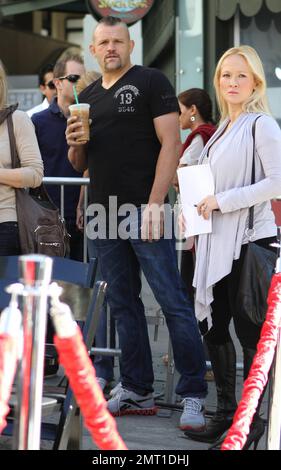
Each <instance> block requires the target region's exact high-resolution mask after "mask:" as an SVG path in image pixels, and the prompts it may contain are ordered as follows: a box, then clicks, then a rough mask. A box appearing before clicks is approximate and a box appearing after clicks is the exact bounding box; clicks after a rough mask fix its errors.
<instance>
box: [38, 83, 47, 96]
mask: <svg viewBox="0 0 281 470" xmlns="http://www.w3.org/2000/svg"><path fill="white" fill-rule="evenodd" d="M39 89H40V91H41V93H42V95H45V90H46V85H40V86H39Z"/></svg>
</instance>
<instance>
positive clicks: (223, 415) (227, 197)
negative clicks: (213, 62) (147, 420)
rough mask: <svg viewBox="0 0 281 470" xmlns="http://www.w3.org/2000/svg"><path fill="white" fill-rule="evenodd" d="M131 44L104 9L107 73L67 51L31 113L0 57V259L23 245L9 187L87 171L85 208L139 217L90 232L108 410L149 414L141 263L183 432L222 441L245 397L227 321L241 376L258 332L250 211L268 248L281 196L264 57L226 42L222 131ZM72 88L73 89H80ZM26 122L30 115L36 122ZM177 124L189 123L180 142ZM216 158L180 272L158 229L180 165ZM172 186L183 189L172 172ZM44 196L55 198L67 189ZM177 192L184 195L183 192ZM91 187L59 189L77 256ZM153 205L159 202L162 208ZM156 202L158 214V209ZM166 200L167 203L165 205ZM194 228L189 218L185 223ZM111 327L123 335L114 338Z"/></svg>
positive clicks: (102, 51)
mask: <svg viewBox="0 0 281 470" xmlns="http://www.w3.org/2000/svg"><path fill="white" fill-rule="evenodd" d="M133 48H134V42H133V41H132V40H131V38H130V34H129V30H128V27H127V26H126V24H125V23H123V22H122V21H120V20H119V19H117V18H113V17H105V18H103V19H102V20H101V21H100V22H99V24H98V26H97V27H96V29H95V31H94V32H93V38H92V42H91V45H90V50H91V53H92V55H93V56H94V57H95V58H96V60H97V61H98V63H99V66H100V70H101V74H99V73H97V72H94V71H92V72H86V70H85V67H84V64H83V60H82V59H81V57H79V56H67V57H65V58H63V59H61V60H59V61H58V62H57V63H56V64H55V65H54V66H53V65H51V64H47V65H46V66H44V67H43V68H42V70H41V71H40V74H39V87H40V90H41V92H42V94H43V95H44V100H43V102H42V104H40V105H39V106H37V107H35V108H32V109H31V110H30V111H28V112H27V113H25V112H23V111H19V110H15V108H14V107H13V106H8V104H7V103H8V101H7V81H6V75H5V70H4V67H3V65H2V64H1V63H0V255H1V256H4V255H18V254H20V243H19V237H18V227H17V216H16V200H15V191H14V188H17V187H36V186H38V185H39V184H40V183H41V181H42V177H43V167H44V175H45V176H56V177H72V178H76V177H82V176H83V175H84V176H89V177H90V203H91V204H93V205H94V207H95V205H102V207H104V209H105V212H104V214H105V219H106V221H109V220H110V218H111V217H112V216H113V214H111V213H110V211H109V198H110V197H111V196H112V195H113V196H116V198H117V199H116V200H117V206H116V207H117V209H119V208H120V207H121V206H123V205H124V204H127V205H133V206H134V207H136V208H137V211H136V212H135V213H133V212H132V213H129V212H128V213H126V214H123V215H120V214H117V215H116V214H114V217H115V216H116V223H117V225H118V227H122V226H124V222H125V221H126V224H127V226H129V228H130V233H133V236H130V237H129V238H127V239H123V238H122V236H121V235H120V233H121V232H120V233H119V232H118V236H117V237H116V238H112V237H111V235H110V233H108V232H107V233H106V234H105V236H104V237H97V238H96V239H94V240H89V241H88V252H89V256H90V257H97V259H98V265H99V273H98V277H99V278H101V279H103V280H105V281H106V282H107V286H108V287H107V296H106V303H105V304H104V306H103V312H102V315H101V323H100V326H99V330H98V333H97V336H96V345H97V346H100V347H105V346H106V335H107V314H106V310H107V305H108V306H109V309H110V315H111V318H112V319H113V320H112V321H113V324H114V325H116V329H117V333H118V338H119V345H120V348H121V351H122V355H121V359H120V380H119V384H118V386H117V387H116V389H115V390H114V392H113V393H112V394H111V397H110V399H109V401H108V409H109V411H110V412H111V413H112V415H114V416H121V415H127V414H140V415H141V414H143V415H148V414H151V415H152V414H155V413H156V411H157V408H156V406H155V402H154V397H153V391H154V389H153V382H154V373H153V366H152V354H151V348H150V342H149V336H148V329H147V323H146V318H145V308H144V305H143V303H142V300H141V297H140V292H141V288H142V284H141V276H140V273H141V272H142V273H143V274H144V276H145V277H146V279H147V281H148V284H149V285H150V288H151V290H152V292H153V294H154V295H155V298H156V300H157V302H158V303H159V305H160V307H161V309H162V312H163V314H164V316H165V318H166V324H167V327H168V330H169V335H170V338H171V343H172V347H173V354H174V360H175V367H176V369H177V370H178V372H179V376H180V378H179V381H178V384H177V386H176V393H177V395H179V396H180V397H181V399H182V414H181V418H180V424H179V425H180V428H181V429H182V430H183V431H184V432H185V434H186V436H187V437H188V438H190V439H194V440H197V441H201V442H209V443H214V442H215V444H214V446H216V441H217V439H220V438H221V437H222V436H223V434H224V432H225V431H226V430H227V429H228V428H229V427H230V425H231V423H232V419H233V415H234V413H235V410H236V407H237V402H236V394H235V379H236V353H235V348H234V344H233V340H232V338H231V335H230V333H229V324H230V321H231V320H232V319H233V321H234V327H235V332H236V335H237V337H238V339H239V342H240V343H241V346H242V349H243V357H244V379H246V378H247V376H248V373H249V370H250V367H251V364H252V361H253V358H254V355H255V352H256V347H257V343H258V340H259V337H260V331H261V327H260V326H257V325H254V324H253V323H251V321H250V320H249V319H245V318H243V317H242V316H241V315H240V311H239V306H238V305H237V302H236V294H237V289H238V283H239V280H240V276H241V269H242V265H243V260H244V256H245V251H246V247H247V244H248V243H249V238H248V237H247V233H246V228H247V224H248V217H249V208H250V207H252V206H253V207H254V237H253V238H251V241H252V242H254V243H256V244H258V245H261V246H263V247H264V248H266V249H268V250H273V248H272V246H271V245H272V243H273V242H274V241H276V224H275V220H274V215H273V212H272V209H271V204H270V200H271V199H273V198H274V197H277V196H278V195H279V194H280V186H281V131H280V129H279V127H278V125H277V123H276V121H275V120H274V119H273V117H272V116H271V114H270V111H269V107H268V104H267V99H266V80H265V75H264V70H263V66H262V63H261V60H260V58H259V56H258V54H257V52H256V51H255V50H254V49H253V48H251V47H249V46H240V47H236V48H232V49H230V50H228V51H226V52H225V53H224V54H223V56H222V57H221V59H220V60H219V62H218V65H217V68H216V71H215V75H214V88H215V92H216V97H217V104H218V108H219V112H220V120H219V122H218V126H216V125H215V123H214V120H213V106H212V101H211V98H210V96H209V95H208V93H207V92H206V91H204V90H202V89H198V88H192V89H189V90H186V91H183V92H181V93H180V94H179V96H178V98H177V97H176V96H175V93H174V90H173V87H172V86H171V84H170V83H169V81H168V79H167V78H166V77H165V75H164V74H163V73H162V72H160V71H159V70H156V69H152V68H148V67H143V66H138V65H133V64H132V63H131V58H130V57H131V53H132V51H133ZM74 87H76V88H74ZM75 89H76V90H77V92H78V95H79V101H80V102H81V103H82V102H83V103H88V104H90V140H89V142H86V143H85V142H80V141H78V139H79V137H81V136H82V135H83V132H82V123H81V121H80V120H79V119H77V117H73V116H72V117H70V116H69V106H70V105H71V104H73V103H74V101H75ZM9 113H11V114H12V118H13V124H14V130H15V137H16V143H17V150H18V154H19V158H20V162H21V168H16V169H12V168H11V155H10V147H9V136H8V129H7V122H6V118H7V115H8V114H9ZM29 116H30V117H31V119H30V117H29ZM253 123H255V128H256V138H255V151H254V159H255V166H256V171H255V182H254V184H252V180H251V178H252V158H253V157H252V155H253V153H252V150H253V136H252V128H253ZM180 128H181V129H182V130H184V131H185V130H189V134H188V135H187V138H186V140H185V142H184V144H181V141H180V132H179V131H180ZM202 164H208V165H209V166H210V168H211V172H212V174H213V178H214V185H215V192H214V194H206V195H205V197H204V199H202V200H201V201H198V204H197V211H198V215H199V216H200V217H202V218H204V219H206V220H207V219H209V218H210V217H211V218H212V224H213V228H212V232H211V233H208V234H201V235H199V236H197V237H195V239H192V240H187V242H186V244H185V245H183V252H182V261H181V266H180V270H179V269H178V263H177V254H176V249H175V238H174V237H172V238H171V239H166V238H165V237H164V236H163V233H164V226H165V223H166V217H167V212H166V211H164V210H162V209H161V208H162V207H163V206H164V205H165V207H166V209H167V207H168V208H169V200H168V197H167V194H168V190H169V188H170V186H171V184H172V181H173V179H174V177H175V175H176V171H177V168H180V167H182V166H190V165H202ZM174 184H175V187H176V189H177V191H178V186H177V182H176V180H174ZM47 189H48V192H49V194H50V196H51V198H52V200H53V201H54V202H55V204H56V205H57V206H58V207H60V192H59V188H56V187H52V186H51V187H48V188H47ZM179 197H180V196H179ZM83 207H84V190H83V188H82V189H80V187H78V186H73V187H67V188H65V205H64V216H65V219H66V224H67V229H68V232H69V233H70V235H71V238H70V240H71V250H70V257H71V258H72V259H75V260H80V261H82V260H83V235H82V231H83V230H85V224H86V222H87V220H86V218H85V217H84V216H85V214H84V213H83ZM155 208H156V209H157V208H158V210H156V209H155ZM159 208H160V209H159ZM170 209H171V210H172V207H171V205H170ZM181 223H183V224H188V220H186V221H184V220H182V222H181ZM113 336H115V332H114V334H113ZM202 337H204V342H205V344H206V346H207V349H208V354H209V358H210V361H211V365H212V370H213V373H214V380H215V384H216V390H217V409H216V412H215V414H214V416H213V417H212V419H211V420H210V421H209V422H208V423H207V425H206V421H205V399H206V395H207V384H206V381H205V373H206V366H205V362H206V358H205V353H204V348H203V343H202ZM94 365H95V367H96V370H97V377H98V380H99V383H100V385H101V388H102V389H103V390H104V389H105V387H106V386H108V385H109V384H110V382H111V381H112V380H113V378H114V376H113V362H112V358H105V357H97V358H95V360H94ZM263 432H264V423H263V421H262V420H261V418H260V415H259V408H258V409H257V411H256V414H255V417H254V421H253V424H252V426H251V432H250V435H249V437H248V441H247V443H246V447H247V446H249V445H250V444H251V443H252V442H253V441H255V442H258V440H259V438H260V437H261V435H262V434H263Z"/></svg>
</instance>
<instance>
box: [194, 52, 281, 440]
mask: <svg viewBox="0 0 281 470" xmlns="http://www.w3.org/2000/svg"><path fill="white" fill-rule="evenodd" d="M214 86H215V89H216V95H217V101H218V105H219V108H220V111H221V124H220V126H219V128H218V130H217V131H216V133H215V134H214V135H213V136H212V137H211V139H210V140H209V142H208V143H207V145H206V147H205V148H204V150H203V152H202V154H201V157H200V159H199V164H204V163H209V164H210V167H211V170H212V173H213V176H214V181H215V195H214V196H211V195H207V194H206V197H205V198H204V199H203V200H202V201H198V213H199V214H200V215H201V216H202V217H203V218H205V219H208V218H209V217H212V219H213V230H212V233H211V234H204V235H200V236H199V238H198V245H197V251H196V254H197V256H196V266H195V274H194V279H193V285H194V287H195V288H196V298H195V310H196V316H197V319H198V320H199V322H200V323H199V324H200V327H201V331H202V334H204V335H205V340H206V343H207V346H208V349H209V354H210V359H211V363H212V367H213V371H214V376H215V381H216V387H217V411H216V413H215V415H214V417H213V418H212V419H211V421H210V422H209V425H208V426H207V429H206V430H205V431H203V432H201V433H200V432H195V431H194V432H191V431H190V432H188V431H187V432H186V435H187V436H188V437H189V438H192V439H195V440H197V441H201V442H214V441H215V440H216V439H217V438H219V437H220V436H221V435H222V434H223V433H224V431H225V430H226V429H228V428H229V427H230V425H231V422H232V418H233V414H234V412H235V409H236V406H237V405H236V398H235V377H236V354H235V349H234V345H233V342H232V339H231V336H230V334H229V324H230V321H231V319H232V318H233V321H234V327H235V332H236V334H237V336H238V339H239V342H240V343H241V346H242V348H243V355H244V378H246V377H247V376H248V372H249V370H250V367H251V364H252V360H253V357H254V355H255V352H256V346H257V342H258V340H259V337H260V327H258V326H256V325H255V324H253V323H251V321H250V320H246V319H244V318H243V317H242V316H241V315H240V312H239V308H236V295H237V290H238V283H239V278H240V272H241V267H242V264H243V259H244V255H245V249H246V247H247V243H248V242H249V239H248V237H247V234H246V228H247V222H248V215H249V208H250V207H251V206H254V230H255V235H254V238H253V241H254V242H255V243H257V244H259V245H262V246H263V247H265V248H268V249H269V250H270V249H271V250H273V248H272V247H271V246H270V244H271V243H272V242H273V241H275V240H276V232H277V229H276V225H275V220H274V215H273V213H272V210H271V204H270V200H271V199H272V198H275V197H276V196H278V195H279V194H280V188H281V131H280V128H279V127H278V125H277V123H276V121H275V120H274V119H273V118H272V117H271V115H270V112H269V108H268V104H267V98H266V81H265V75H264V71H263V66H262V63H261V60H260V58H259V57H258V54H257V53H256V51H255V50H254V49H253V48H251V47H249V46H240V47H237V48H232V49H229V50H228V51H227V52H225V53H224V55H223V56H222V57H221V59H220V61H219V63H218V65H217V68H216V72H215V77H214ZM257 117H259V119H258V120H257V121H256V137H255V184H251V172H252V158H253V136H252V127H253V123H254V121H255V120H256V118H257ZM263 432H264V422H263V421H262V420H261V419H260V418H259V414H258V410H257V413H256V415H255V417H254V421H253V423H252V426H251V432H250V434H249V436H248V440H247V443H246V444H245V447H244V449H245V448H248V447H249V446H250V444H251V443H252V442H254V443H255V446H257V444H258V441H259V439H260V437H261V435H262V434H263Z"/></svg>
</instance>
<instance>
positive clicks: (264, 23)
mask: <svg viewBox="0 0 281 470" xmlns="http://www.w3.org/2000/svg"><path fill="white" fill-rule="evenodd" d="M240 30H241V37H240V43H241V44H248V45H249V46H252V47H254V48H255V49H256V51H257V52H258V54H259V55H260V57H261V59H262V62H263V65H264V69H265V74H266V79H267V86H268V98H269V104H270V108H271V111H272V114H273V115H274V117H275V118H276V119H277V120H278V122H279V125H280V126H281V48H280V44H281V14H280V13H271V12H270V11H269V10H268V9H267V8H266V6H265V5H264V6H263V7H262V9H261V10H260V12H259V13H258V14H257V15H256V16H254V17H251V18H249V17H246V16H244V15H243V14H242V13H240Z"/></svg>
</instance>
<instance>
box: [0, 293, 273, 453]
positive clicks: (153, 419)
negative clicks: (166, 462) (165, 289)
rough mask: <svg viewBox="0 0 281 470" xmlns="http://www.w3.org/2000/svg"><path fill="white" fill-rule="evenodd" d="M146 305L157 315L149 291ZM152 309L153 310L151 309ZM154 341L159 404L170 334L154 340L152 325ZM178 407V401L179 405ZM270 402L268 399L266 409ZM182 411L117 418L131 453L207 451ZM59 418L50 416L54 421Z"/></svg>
mask: <svg viewBox="0 0 281 470" xmlns="http://www.w3.org/2000/svg"><path fill="white" fill-rule="evenodd" d="M144 298H145V303H146V306H147V311H148V313H151V312H152V311H153V312H154V313H155V308H156V306H155V302H154V300H153V299H152V297H151V296H150V294H149V293H148V292H146V291H145V292H144ZM150 309H152V310H150ZM149 333H150V338H151V346H152V355H153V362H154V371H155V396H156V398H157V401H158V402H160V401H161V400H162V401H163V400H165V399H166V400H167V396H166V398H165V394H166V395H167V394H168V388H169V387H168V388H167V366H165V365H164V363H163V360H162V357H163V355H164V354H166V353H167V351H168V342H169V340H168V333H167V329H166V326H165V325H160V326H159V331H158V339H157V341H154V336H155V328H154V326H153V325H150V326H149ZM237 351H238V359H237V361H238V363H241V350H240V348H239V346H238V345H237ZM118 376H119V374H118V367H117V365H116V368H115V378H116V379H117V380H118ZM241 383H242V371H241V370H238V372H237V396H240V393H241ZM168 399H169V402H173V404H175V399H176V397H174V396H172V397H170V398H169V397H168ZM177 405H179V402H178V403H177ZM206 405H207V406H206V407H207V410H208V411H210V412H212V411H214V410H215V406H216V399H215V387H214V383H213V382H209V394H208V397H207V403H206ZM266 406H267V403H266V400H265V404H264V409H266ZM179 417H180V409H174V407H173V409H172V410H171V409H169V408H166V407H164V408H161V407H160V408H159V412H158V415H156V416H147V417H146V416H145V417H143V416H127V417H120V418H117V425H118V429H119V432H120V434H121V436H122V437H123V439H124V441H125V443H126V444H127V446H128V448H129V449H132V450H206V449H207V448H208V445H205V444H201V443H196V442H194V441H191V440H188V439H186V438H184V435H183V433H182V432H181V431H180V429H179V428H178V422H179ZM54 419H56V416H53V417H51V420H54ZM9 448H11V439H10V438H6V437H0V450H4V449H9ZM42 448H43V449H49V448H50V443H49V442H42ZM83 449H87V450H90V449H96V447H95V444H94V443H93V442H92V440H91V437H90V436H89V434H88V432H87V431H86V430H84V433H83ZM259 449H261V450H262V449H265V436H264V437H263V438H262V440H261V441H260V444H259Z"/></svg>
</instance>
